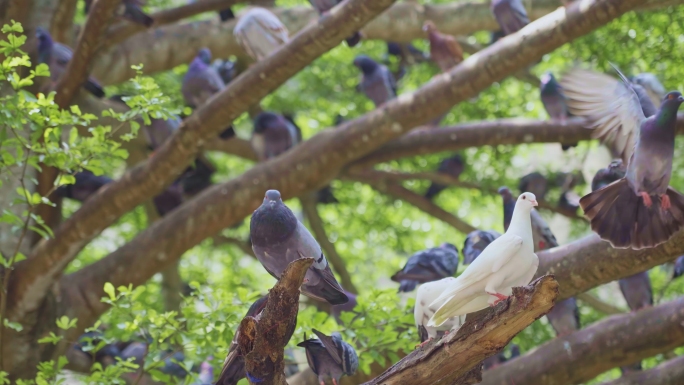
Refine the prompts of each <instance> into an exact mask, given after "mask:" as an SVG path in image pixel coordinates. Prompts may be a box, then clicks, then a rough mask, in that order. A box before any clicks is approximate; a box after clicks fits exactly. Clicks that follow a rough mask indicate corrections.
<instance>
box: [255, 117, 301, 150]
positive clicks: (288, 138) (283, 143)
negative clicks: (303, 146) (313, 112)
mask: <svg viewBox="0 0 684 385" xmlns="http://www.w3.org/2000/svg"><path fill="white" fill-rule="evenodd" d="M301 140H302V133H301V131H300V130H299V127H297V125H296V124H293V122H292V121H290V120H289V119H287V117H285V116H283V115H281V114H277V113H275V112H268V111H264V112H262V113H260V114H259V115H257V116H256V118H254V131H252V139H251V140H250V142H251V144H252V148H253V149H254V152H256V154H257V158H258V159H259V161H260V162H263V161H266V160H268V159H271V158H275V157H276V156H278V155H280V154H282V153H284V152H285V151H287V150H289V149H290V148H292V147H294V146H296V145H297V144H299V142H301Z"/></svg>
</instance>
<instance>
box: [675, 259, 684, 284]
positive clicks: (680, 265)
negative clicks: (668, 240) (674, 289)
mask: <svg viewBox="0 0 684 385" xmlns="http://www.w3.org/2000/svg"><path fill="white" fill-rule="evenodd" d="M682 275H684V255H682V256H681V257H679V258H677V260H676V261H675V266H674V274H673V275H672V279H675V278H678V277H681V276H682Z"/></svg>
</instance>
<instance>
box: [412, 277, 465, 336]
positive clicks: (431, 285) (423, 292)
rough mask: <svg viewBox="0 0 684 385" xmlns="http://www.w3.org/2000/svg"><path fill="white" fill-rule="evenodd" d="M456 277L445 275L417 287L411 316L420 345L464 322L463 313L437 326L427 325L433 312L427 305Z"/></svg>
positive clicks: (454, 328)
mask: <svg viewBox="0 0 684 385" xmlns="http://www.w3.org/2000/svg"><path fill="white" fill-rule="evenodd" d="M455 282H456V278H454V277H446V278H443V279H440V280H439V281H432V282H427V283H425V284H423V285H421V286H420V287H419V288H418V292H417V293H416V305H415V307H414V308H413V317H414V320H415V322H416V327H417V328H418V336H419V337H420V342H421V346H422V345H425V344H426V343H427V342H429V341H431V340H433V339H434V338H437V337H440V338H441V337H442V336H443V335H444V334H446V333H447V332H449V331H457V330H458V329H459V328H460V327H461V325H463V324H464V323H465V318H466V316H465V315H460V316H456V317H454V318H450V319H448V320H447V321H446V322H444V324H442V325H441V326H439V327H432V326H427V323H428V321H429V320H430V318H432V316H433V315H434V314H435V312H434V311H433V310H431V309H430V307H429V305H430V304H431V303H432V302H433V301H434V300H436V299H437V297H439V296H440V295H441V294H442V293H443V292H444V291H445V290H447V289H448V288H449V287H451V286H452V285H454V284H455Z"/></svg>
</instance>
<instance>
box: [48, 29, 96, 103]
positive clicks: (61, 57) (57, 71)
mask: <svg viewBox="0 0 684 385" xmlns="http://www.w3.org/2000/svg"><path fill="white" fill-rule="evenodd" d="M36 37H37V38H38V63H41V64H47V65H48V67H49V68H50V80H51V81H52V82H57V81H58V80H59V78H60V77H61V76H62V74H63V73H64V71H66V67H67V64H68V63H69V60H71V58H72V57H73V56H74V52H73V51H72V50H71V48H69V47H67V46H66V45H64V44H61V43H57V42H55V41H53V40H52V36H50V33H49V32H48V31H47V30H45V29H43V28H41V27H38V28H36ZM83 88H85V89H86V91H88V92H90V93H91V94H93V95H95V96H96V97H98V98H102V97H104V96H105V93H104V89H103V88H102V86H101V85H100V84H99V83H98V82H97V80H95V79H94V78H92V77H89V78H88V79H87V80H86V81H85V83H84V84H83Z"/></svg>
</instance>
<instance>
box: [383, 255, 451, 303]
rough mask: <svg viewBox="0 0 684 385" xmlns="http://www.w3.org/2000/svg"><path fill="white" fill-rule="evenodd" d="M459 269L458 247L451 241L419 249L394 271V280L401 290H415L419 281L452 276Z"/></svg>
mask: <svg viewBox="0 0 684 385" xmlns="http://www.w3.org/2000/svg"><path fill="white" fill-rule="evenodd" d="M456 269H458V249H457V248H456V246H454V245H452V244H451V243H442V244H441V245H440V246H439V247H433V248H431V249H427V250H423V251H419V252H417V253H415V254H413V255H412V256H411V257H410V258H409V260H408V262H406V265H404V267H403V268H402V269H401V270H399V271H398V272H396V273H394V275H393V276H392V281H394V282H399V292H400V293H401V292H403V293H408V292H410V291H413V290H414V289H415V288H416V286H417V285H418V284H419V283H425V282H432V281H438V280H440V279H442V278H446V277H451V276H453V275H454V273H456Z"/></svg>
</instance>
